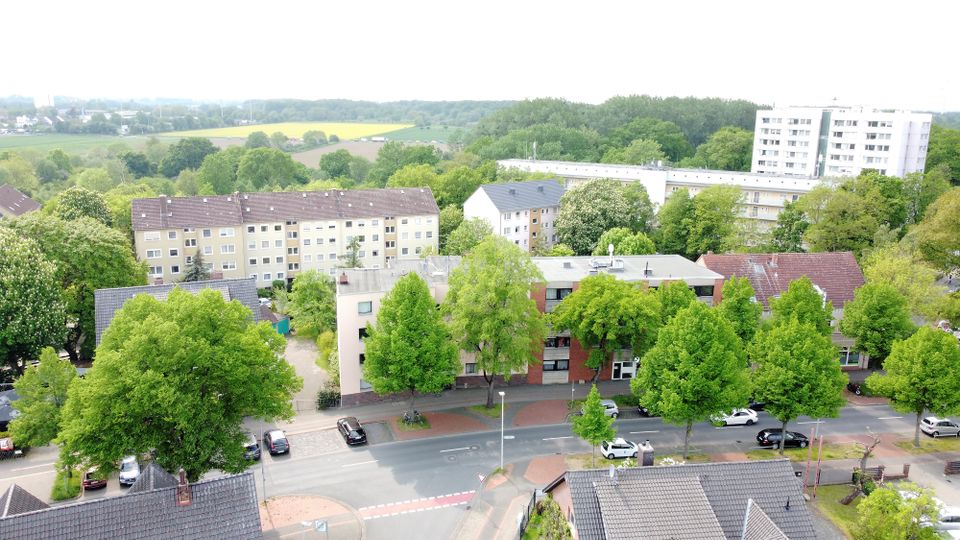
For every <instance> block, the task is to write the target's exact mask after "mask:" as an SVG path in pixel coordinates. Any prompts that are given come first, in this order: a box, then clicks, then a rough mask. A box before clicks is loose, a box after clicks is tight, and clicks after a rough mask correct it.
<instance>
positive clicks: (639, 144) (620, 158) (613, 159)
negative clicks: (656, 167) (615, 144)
mask: <svg viewBox="0 0 960 540" xmlns="http://www.w3.org/2000/svg"><path fill="white" fill-rule="evenodd" d="M666 159H667V155H666V154H665V153H664V152H663V149H662V148H661V147H660V143H658V142H657V141H654V140H652V139H636V140H634V141H633V142H631V143H630V145H629V146H627V147H626V148H611V149H610V150H607V152H606V153H605V154H604V155H603V159H601V160H600V163H626V164H628V165H649V164H651V163H653V164H656V163H657V162H658V161H665V160H666Z"/></svg>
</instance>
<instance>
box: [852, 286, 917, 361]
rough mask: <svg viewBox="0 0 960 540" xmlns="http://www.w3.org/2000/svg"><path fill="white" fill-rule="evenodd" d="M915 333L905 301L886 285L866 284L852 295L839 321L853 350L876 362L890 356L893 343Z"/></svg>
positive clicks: (894, 289)
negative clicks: (853, 346) (852, 345)
mask: <svg viewBox="0 0 960 540" xmlns="http://www.w3.org/2000/svg"><path fill="white" fill-rule="evenodd" d="M915 330H916V327H915V326H914V325H913V322H912V321H911V320H910V310H909V309H907V301H906V299H905V298H904V297H903V295H901V294H900V293H899V292H897V289H896V288H895V287H894V286H893V285H889V284H887V283H878V282H873V283H867V284H866V285H863V286H862V287H860V288H859V289H857V290H856V291H854V293H853V301H852V302H848V303H847V305H846V306H844V308H843V319H842V320H841V321H840V331H841V332H843V334H844V335H846V336H850V337H852V338H854V340H855V341H856V346H857V349H859V350H861V351H863V352H865V353H867V354H869V355H870V357H871V358H876V359H877V360H883V359H884V358H886V357H887V355H888V354H890V347H891V345H892V344H893V342H895V341H896V340H898V339H904V338H906V337H908V336H909V335H910V334H912V333H913V332H914V331H915Z"/></svg>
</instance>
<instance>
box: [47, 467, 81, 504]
mask: <svg viewBox="0 0 960 540" xmlns="http://www.w3.org/2000/svg"><path fill="white" fill-rule="evenodd" d="M67 475H70V477H69V478H68V477H67ZM82 477H83V474H82V473H81V472H80V471H72V474H71V471H70V470H60V471H57V478H56V480H54V481H53V490H52V491H51V492H50V498H51V499H53V500H55V501H65V500H67V499H73V498H74V497H76V496H78V495H80V480H81V478H82Z"/></svg>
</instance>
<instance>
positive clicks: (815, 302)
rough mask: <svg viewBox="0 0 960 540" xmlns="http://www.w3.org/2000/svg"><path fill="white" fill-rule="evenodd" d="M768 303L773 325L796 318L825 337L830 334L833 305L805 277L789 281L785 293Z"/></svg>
mask: <svg viewBox="0 0 960 540" xmlns="http://www.w3.org/2000/svg"><path fill="white" fill-rule="evenodd" d="M769 302H770V310H771V311H772V312H773V324H785V323H787V322H789V321H790V319H793V318H796V319H797V320H799V321H800V322H805V323H809V324H812V325H813V326H814V327H815V328H816V329H817V330H818V331H819V332H820V333H821V334H823V335H825V336H829V335H830V334H831V333H832V331H831V329H830V321H832V320H833V303H832V302H830V301H828V300H827V299H826V295H825V293H822V292H821V291H820V290H819V288H817V287H816V286H815V285H814V284H813V282H812V281H810V278H808V277H807V276H803V277H801V278H799V279H795V280H793V281H791V282H790V284H789V285H787V292H785V293H783V294H781V295H780V298H771V299H770V300H769Z"/></svg>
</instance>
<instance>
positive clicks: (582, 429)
mask: <svg viewBox="0 0 960 540" xmlns="http://www.w3.org/2000/svg"><path fill="white" fill-rule="evenodd" d="M613 421H614V419H613V417H611V416H607V411H606V408H605V407H604V406H603V404H602V403H600V392H598V391H597V385H596V384H593V385H591V386H590V393H589V394H587V399H586V401H585V402H584V403H583V414H582V415H580V416H576V417H574V419H573V423H572V424H571V426H570V429H571V430H573V432H574V434H576V435H577V437H580V438H581V439H583V440H584V441H586V442H588V443H590V446H591V447H593V458H594V461H595V460H596V454H597V445H599V444H600V443H602V442H603V441H610V440H613V437H614V436H616V434H617V430H616V429H614V428H613Z"/></svg>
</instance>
